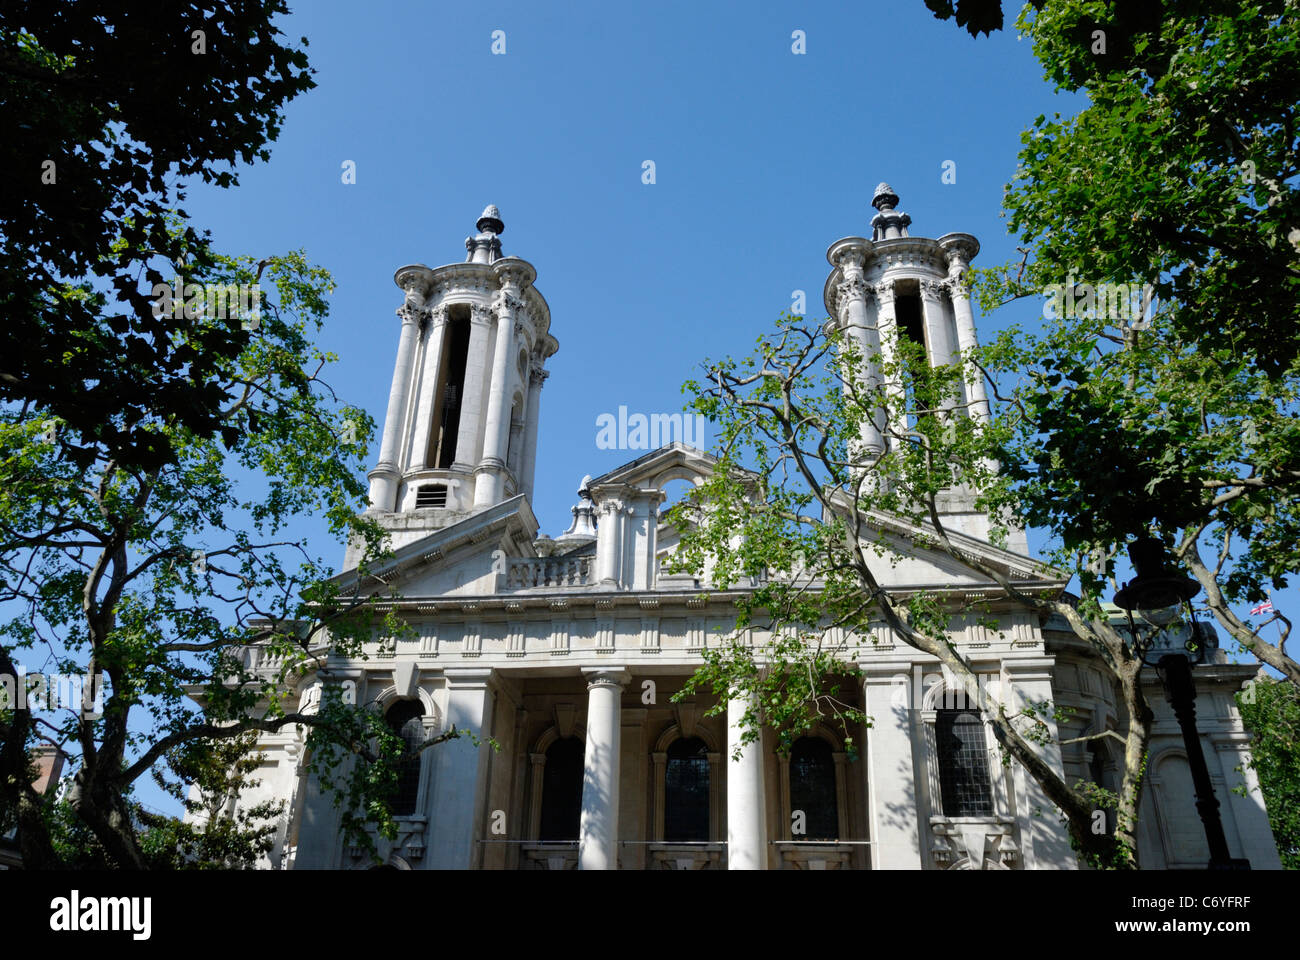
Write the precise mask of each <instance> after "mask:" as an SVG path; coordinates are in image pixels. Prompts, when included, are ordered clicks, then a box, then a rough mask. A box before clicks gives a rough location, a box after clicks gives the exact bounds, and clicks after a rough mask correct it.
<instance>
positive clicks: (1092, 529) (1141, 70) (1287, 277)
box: [977, 0, 1300, 684]
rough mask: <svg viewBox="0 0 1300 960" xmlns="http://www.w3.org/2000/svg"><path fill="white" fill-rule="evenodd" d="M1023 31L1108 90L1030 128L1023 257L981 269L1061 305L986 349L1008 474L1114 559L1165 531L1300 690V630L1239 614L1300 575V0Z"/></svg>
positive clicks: (1056, 523) (1002, 294)
mask: <svg viewBox="0 0 1300 960" xmlns="http://www.w3.org/2000/svg"><path fill="white" fill-rule="evenodd" d="M1153 10H1154V13H1153V12H1152V11H1153ZM1017 25H1018V27H1019V28H1020V30H1021V31H1022V32H1023V33H1025V34H1027V35H1028V36H1029V37H1031V38H1032V39H1033V41H1034V49H1035V52H1036V54H1037V56H1038V58H1039V60H1040V61H1041V62H1042V63H1043V65H1044V67H1045V68H1046V70H1047V76H1048V78H1049V80H1051V81H1052V82H1053V83H1054V84H1055V86H1056V87H1057V88H1058V89H1060V90H1065V91H1079V92H1084V93H1086V94H1087V97H1088V106H1086V107H1085V108H1084V109H1082V110H1081V111H1080V112H1079V113H1078V114H1076V115H1075V116H1073V117H1070V118H1068V119H1062V118H1061V117H1060V116H1059V115H1058V116H1056V117H1053V118H1052V119H1050V120H1049V119H1048V118H1046V117H1042V116H1040V117H1039V118H1037V120H1036V121H1035V122H1034V125H1033V127H1032V129H1030V130H1029V131H1027V132H1026V133H1025V134H1024V135H1023V137H1022V140H1023V143H1024V149H1023V150H1022V152H1021V155H1020V164H1021V166H1020V170H1019V171H1018V173H1017V177H1016V180H1015V182H1014V183H1013V184H1012V185H1010V186H1009V188H1008V193H1007V196H1006V201H1005V203H1006V207H1007V211H1008V212H1009V213H1010V221H1009V225H1010V228H1011V229H1012V231H1014V232H1016V233H1017V234H1018V236H1019V238H1020V240H1021V242H1022V244H1023V246H1022V248H1021V253H1022V259H1021V260H1019V261H1018V262H1015V263H1011V264H1007V265H1004V266H1003V267H1002V268H1000V269H994V270H986V271H980V272H979V274H978V276H977V287H978V289H979V291H980V297H981V303H982V305H983V307H984V308H985V310H986V311H987V310H989V309H993V308H996V307H998V306H1000V305H1003V304H1006V303H1009V302H1011V301H1014V300H1017V299H1021V298H1034V299H1045V300H1046V303H1045V307H1044V314H1045V316H1046V317H1047V319H1048V320H1049V323H1048V324H1046V325H1045V329H1044V330H1042V331H1037V332H1035V331H1032V330H1030V331H1026V330H1024V329H1022V328H1021V326H1017V327H1014V328H1013V329H1011V330H1010V331H1009V332H1008V333H1007V334H1006V335H1005V336H1004V337H1003V338H1002V340H1001V342H1000V343H999V344H997V345H996V346H995V349H994V350H993V351H992V353H991V355H990V356H988V357H986V358H985V360H986V362H987V363H988V364H989V365H990V368H991V372H992V373H994V374H995V375H996V374H998V373H1001V374H1007V373H1010V372H1011V371H1013V370H1016V371H1019V372H1020V374H1022V375H1023V376H1024V377H1025V380H1024V381H1023V382H1022V387H1023V389H1020V390H1019V391H1018V392H1017V393H1016V395H1015V397H1014V398H1013V401H1012V402H1013V404H1014V406H1015V409H1016V410H1017V412H1018V413H1019V415H1020V416H1021V418H1022V419H1021V421H1020V423H1019V425H1018V429H1017V431H1016V435H1015V438H1014V440H1013V441H1012V442H1011V445H1010V449H1009V450H1008V451H1007V452H1006V453H1005V457H1006V460H1005V462H1007V463H1008V464H1009V465H1011V468H1012V469H1013V470H1015V471H1017V473H1016V479H1017V480H1018V481H1020V482H1021V483H1022V484H1023V492H1024V495H1025V497H1026V504H1027V512H1026V517H1027V519H1028V521H1029V522H1030V523H1032V524H1035V525H1041V526H1044V527H1046V528H1047V529H1048V530H1049V531H1050V532H1051V533H1052V534H1053V535H1054V536H1055V537H1056V538H1058V539H1059V541H1060V542H1062V543H1064V544H1065V545H1067V546H1068V547H1071V548H1079V549H1094V548H1095V549H1097V550H1098V551H1100V552H1101V553H1105V554H1108V555H1113V554H1114V552H1115V548H1116V547H1118V545H1120V544H1122V543H1123V542H1124V541H1125V540H1126V539H1127V538H1128V537H1130V536H1136V535H1142V534H1145V533H1151V534H1153V535H1155V536H1157V537H1159V538H1160V539H1161V540H1162V541H1163V542H1164V543H1165V544H1166V545H1167V546H1168V547H1169V548H1170V549H1171V550H1172V551H1173V553H1174V555H1175V556H1176V557H1177V558H1178V559H1180V560H1181V561H1182V562H1183V563H1184V564H1185V565H1186V566H1187V568H1188V569H1189V570H1190V571H1191V573H1192V575H1193V576H1194V577H1195V578H1196V579H1197V580H1198V581H1199V582H1200V584H1201V586H1202V588H1203V589H1204V591H1205V608H1206V609H1207V610H1208V611H1209V612H1210V613H1211V614H1212V615H1213V617H1214V619H1215V620H1216V621H1217V623H1218V624H1219V625H1220V626H1221V627H1222V628H1223V629H1224V630H1225V631H1226V632H1227V633H1228V634H1229V636H1231V637H1232V638H1233V639H1235V640H1236V641H1237V642H1238V643H1239V644H1241V646H1242V647H1244V648H1245V649H1247V650H1249V651H1250V652H1251V653H1252V654H1254V655H1255V656H1256V657H1258V658H1259V659H1260V660H1261V661H1262V662H1264V663H1266V664H1267V665H1268V666H1270V667H1272V668H1273V669H1275V670H1277V671H1278V672H1280V673H1281V674H1282V675H1283V676H1285V677H1286V678H1287V679H1288V680H1290V681H1291V682H1292V683H1297V684H1300V664H1297V662H1296V661H1295V659H1294V658H1293V657H1291V656H1289V655H1288V654H1287V653H1286V649H1285V645H1286V640H1287V638H1288V637H1289V634H1290V629H1291V624H1290V622H1289V621H1287V620H1286V618H1284V617H1282V616H1281V615H1280V614H1275V615H1274V617H1273V618H1270V619H1269V620H1267V621H1265V622H1263V623H1252V622H1250V621H1249V619H1248V618H1246V617H1243V616H1240V615H1238V614H1237V613H1236V612H1235V611H1234V610H1233V606H1234V605H1240V604H1243V603H1248V602H1249V603H1253V602H1257V601H1259V600H1262V599H1264V598H1265V597H1266V596H1267V594H1268V592H1269V591H1270V590H1280V589H1283V588H1284V587H1285V586H1286V585H1287V584H1288V583H1289V582H1290V577H1291V576H1293V575H1294V573H1295V572H1296V570H1297V569H1300V552H1298V551H1300V548H1298V547H1297V543H1300V537H1297V534H1300V517H1298V516H1297V514H1296V504H1297V503H1298V502H1300V500H1298V498H1297V493H1300V419H1297V416H1296V414H1297V410H1298V406H1297V402H1298V400H1300V191H1297V177H1298V176H1300V141H1298V140H1297V130H1296V121H1297V109H1300V107H1298V104H1300V56H1298V55H1297V54H1300V23H1297V21H1296V18H1295V17H1294V16H1292V15H1290V13H1289V12H1288V5H1287V4H1285V3H1282V2H1271V3H1260V4H1253V5H1242V4H1239V3H1228V2H1222V0H1220V2H1208V3H1182V2H1171V3H1166V4H1164V5H1163V6H1162V7H1159V8H1157V7H1155V6H1152V7H1147V5H1126V4H1122V3H1101V4H1096V3H1092V4H1084V3H1078V2H1073V0H1068V2H1067V0H1062V2H1047V3H1045V4H1042V5H1041V7H1040V9H1038V10H1037V11H1035V10H1034V9H1033V6H1032V5H1031V6H1027V7H1026V8H1025V9H1024V10H1023V11H1022V13H1021V16H1020V20H1019V21H1018V24H1017ZM1136 291H1143V296H1141V297H1137V298H1133V297H1132V296H1131V295H1132V294H1133V293H1134V292H1136ZM1133 299H1137V300H1144V299H1153V300H1154V304H1153V305H1152V306H1151V307H1150V308H1149V309H1147V310H1145V311H1140V310H1138V311H1135V310H1134V309H1132V308H1131V305H1130V303H1129V301H1130V300H1133ZM1099 465H1100V466H1102V467H1103V469H1098V466H1099ZM1108 572H1110V573H1113V568H1112V569H1110V570H1109V571H1108ZM1275 622H1276V623H1277V625H1278V626H1279V629H1280V638H1279V641H1278V642H1277V643H1272V642H1270V641H1269V640H1268V639H1267V638H1266V636H1265V634H1264V628H1265V627H1267V626H1268V625H1269V624H1270V623H1275Z"/></svg>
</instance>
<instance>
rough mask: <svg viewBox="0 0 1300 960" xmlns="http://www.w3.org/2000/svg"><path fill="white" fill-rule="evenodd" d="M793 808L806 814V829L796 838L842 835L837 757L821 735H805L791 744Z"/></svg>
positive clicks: (810, 838)
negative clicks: (838, 798) (836, 766)
mask: <svg viewBox="0 0 1300 960" xmlns="http://www.w3.org/2000/svg"><path fill="white" fill-rule="evenodd" d="M790 811H791V813H794V812H795V811H803V814H804V820H803V822H804V828H805V831H806V832H805V834H804V835H803V836H796V837H795V839H796V840H838V839H839V835H840V811H839V801H838V800H837V798H836V794H835V757H834V755H833V753H832V751H831V745H830V744H829V743H827V742H826V741H825V740H823V739H821V738H820V737H801V738H800V739H798V740H796V741H795V742H794V746H793V747H791V748H790Z"/></svg>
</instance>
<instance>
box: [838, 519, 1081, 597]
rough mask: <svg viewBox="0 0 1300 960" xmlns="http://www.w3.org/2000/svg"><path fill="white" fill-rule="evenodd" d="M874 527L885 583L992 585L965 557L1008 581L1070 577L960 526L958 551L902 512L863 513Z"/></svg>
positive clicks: (955, 538)
mask: <svg viewBox="0 0 1300 960" xmlns="http://www.w3.org/2000/svg"><path fill="white" fill-rule="evenodd" d="M864 519H865V520H866V524H867V526H868V527H869V528H870V530H871V538H870V539H872V542H873V544H876V545H878V547H879V549H880V550H881V554H882V555H881V557H880V562H881V565H882V569H881V571H880V574H879V577H880V579H881V582H882V584H887V585H890V586H904V585H909V586H910V585H916V586H922V585H931V584H933V585H936V586H938V585H943V586H953V585H962V584H970V585H990V584H992V583H993V582H994V581H993V580H992V578H990V577H989V576H987V575H986V574H984V573H982V572H980V571H977V570H976V569H974V568H973V567H972V566H971V565H969V564H967V563H963V562H962V559H961V558H962V557H967V558H970V559H971V560H973V561H975V562H977V563H979V564H982V565H983V566H985V567H988V568H990V569H992V570H995V571H997V572H998V573H1000V574H1001V575H1002V576H1005V577H1006V578H1007V579H1009V580H1013V581H1021V582H1025V583H1041V582H1044V581H1047V582H1061V583H1062V584H1064V583H1065V582H1066V581H1067V580H1068V579H1069V578H1068V577H1067V576H1066V575H1065V574H1063V573H1062V572H1061V571H1059V570H1057V569H1055V568H1053V567H1051V566H1049V565H1048V564H1045V563H1043V562H1042V561H1040V560H1036V559H1034V558H1033V557H1029V556H1026V555H1024V554H1020V553H1016V552H1015V551H1012V550H1008V549H1006V548H1003V547H998V546H995V545H993V544H991V543H988V542H986V541H984V540H980V539H979V538H977V537H972V536H968V535H966V534H963V533H961V532H959V531H956V530H948V531H947V536H948V540H949V542H950V543H951V544H952V546H953V548H954V549H955V551H956V553H957V554H958V556H956V557H954V556H953V555H952V554H950V553H949V552H948V551H946V550H942V549H940V548H939V547H938V546H936V545H935V544H934V541H935V534H934V532H933V531H929V530H926V529H925V528H923V527H920V526H916V525H913V524H911V523H908V522H907V521H905V520H903V519H900V518H898V517H894V516H889V515H887V514H881V513H875V512H872V513H868V514H866V515H865V516H864Z"/></svg>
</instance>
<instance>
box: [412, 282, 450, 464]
mask: <svg viewBox="0 0 1300 960" xmlns="http://www.w3.org/2000/svg"><path fill="white" fill-rule="evenodd" d="M446 333H447V309H446V307H441V306H440V307H437V308H436V309H434V310H433V311H432V312H431V313H430V315H429V333H428V338H427V340H426V342H425V347H424V368H423V369H422V370H421V372H420V394H419V397H418V399H417V400H416V404H415V430H414V437H413V441H414V442H413V443H412V444H411V464H410V465H411V466H412V467H414V468H417V469H418V468H420V467H431V466H433V464H431V463H430V462H429V457H430V455H431V454H432V453H433V451H432V450H431V449H430V440H431V439H432V434H433V428H434V423H433V411H434V409H435V408H436V407H437V406H438V400H439V399H440V398H439V396H438V390H439V382H440V381H441V380H442V373H443V371H442V350H443V339H444V337H445V336H446Z"/></svg>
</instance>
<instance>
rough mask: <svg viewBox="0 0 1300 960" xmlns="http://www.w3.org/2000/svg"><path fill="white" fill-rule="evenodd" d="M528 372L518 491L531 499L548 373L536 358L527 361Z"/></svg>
mask: <svg viewBox="0 0 1300 960" xmlns="http://www.w3.org/2000/svg"><path fill="white" fill-rule="evenodd" d="M528 372H529V377H528V410H527V412H526V413H525V414H524V458H523V462H522V463H521V464H520V467H519V492H520V493H522V494H524V495H525V496H526V497H528V498H529V499H530V500H531V499H532V496H533V474H534V472H535V470H536V468H537V430H538V425H539V423H540V414H541V405H542V384H543V383H545V382H546V378H547V377H549V376H550V374H549V373H547V372H546V371H545V370H544V369H542V361H540V360H538V359H536V358H534V359H533V361H532V362H531V363H529V365H528Z"/></svg>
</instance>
